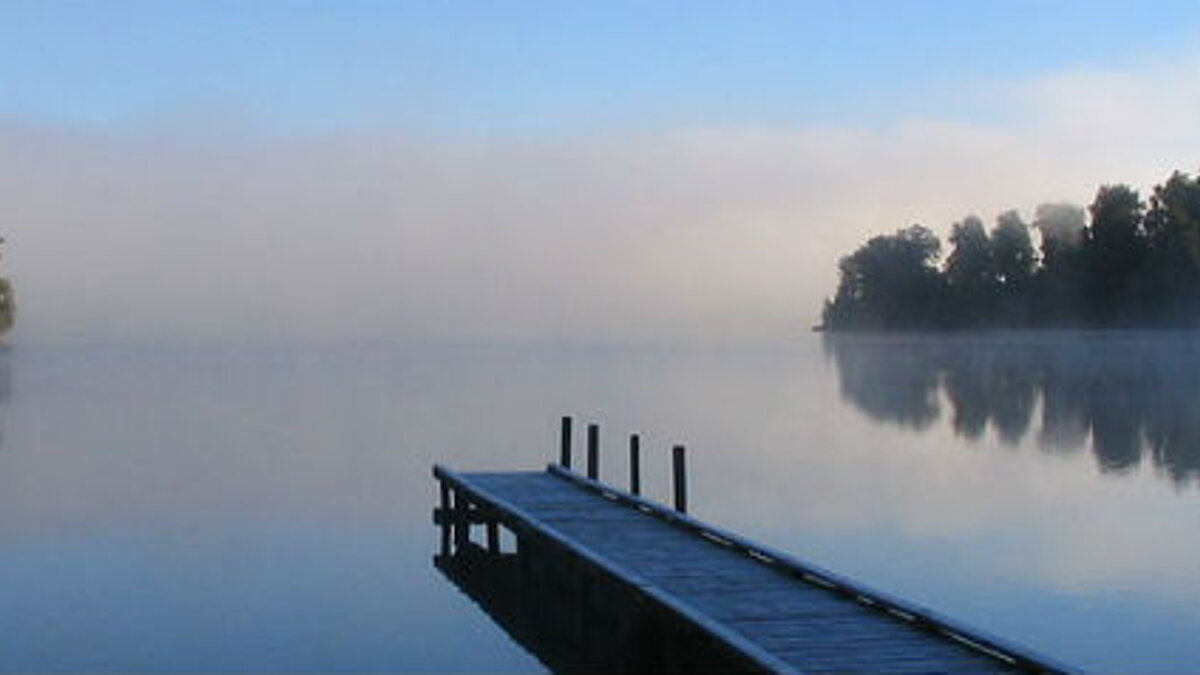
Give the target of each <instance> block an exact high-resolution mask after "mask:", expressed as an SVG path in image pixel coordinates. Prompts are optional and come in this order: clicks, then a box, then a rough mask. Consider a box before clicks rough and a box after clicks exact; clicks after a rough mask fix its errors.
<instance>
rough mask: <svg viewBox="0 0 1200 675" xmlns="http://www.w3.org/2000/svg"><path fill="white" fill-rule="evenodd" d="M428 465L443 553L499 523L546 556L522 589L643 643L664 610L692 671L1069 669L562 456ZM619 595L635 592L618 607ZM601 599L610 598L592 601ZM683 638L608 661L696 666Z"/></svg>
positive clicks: (476, 548) (478, 549) (532, 565)
mask: <svg viewBox="0 0 1200 675" xmlns="http://www.w3.org/2000/svg"><path fill="white" fill-rule="evenodd" d="M677 454H678V453H677ZM434 475H435V477H436V478H437V479H438V480H439V481H440V482H441V486H442V505H441V508H440V509H438V510H437V511H435V522H437V523H438V524H441V525H442V526H443V537H442V551H441V555H440V560H441V561H442V562H446V561H448V560H450V559H451V558H452V556H453V554H454V553H455V552H456V551H465V552H467V553H470V554H471V555H473V556H476V557H477V558H478V557H481V556H486V555H488V554H490V555H493V556H501V555H503V552H502V551H501V549H500V546H499V537H498V535H497V534H496V530H497V529H498V528H500V527H503V528H504V529H506V530H508V531H509V532H511V533H513V535H515V540H516V542H517V544H516V545H517V551H516V552H514V553H513V554H510V555H511V556H513V557H517V556H524V557H525V558H526V559H528V558H531V557H533V558H538V557H540V558H541V560H532V561H530V560H526V561H525V562H523V563H522V565H524V566H525V567H526V568H528V569H532V570H535V572H533V573H532V574H535V576H534V577H530V576H529V574H531V573H529V572H527V573H526V577H527V578H532V579H534V581H533V582H527V586H526V587H527V588H528V587H529V584H532V585H534V586H537V587H539V588H543V589H544V588H559V589H562V590H561V593H563V594H574V595H573V596H572V597H576V598H578V599H579V601H578V604H581V605H583V606H580V607H578V608H575V610H574V611H572V612H570V615H571V616H573V617H574V618H572V619H571V621H570V622H568V623H572V622H573V623H586V621H587V615H588V613H589V612H594V613H595V614H597V615H608V616H609V617H610V619H609V623H611V624H614V627H613V628H612V630H615V631H617V632H618V633H620V634H622V635H623V636H624V639H626V641H627V642H626V643H622V644H629V645H639V644H642V643H641V642H639V641H638V640H639V638H638V636H637V633H639V632H641V633H646V634H648V635H650V634H653V635H654V636H661V635H662V634H663V629H662V628H661V626H662V624H663V619H662V618H661V617H662V616H664V615H665V616H669V617H670V619H671V620H672V621H676V622H680V623H682V624H683V625H685V626H686V627H687V629H686V630H687V631H691V634H692V636H693V637H692V638H690V639H691V641H692V643H695V644H701V643H703V644H704V646H705V649H707V650H708V651H705V652H703V653H704V654H708V655H709V656H706V657H704V658H700V657H696V658H697V661H696V662H694V663H692V668H693V669H694V668H702V669H703V668H707V669H722V668H720V667H714V666H717V665H718V663H723V664H725V666H724V668H723V669H727V670H750V669H753V670H759V671H763V672H813V671H822V672H827V671H839V672H877V673H930V672H948V673H959V672H973V673H983V672H1018V671H1025V672H1066V671H1068V669H1067V668H1066V667H1064V666H1062V665H1061V664H1056V663H1054V662H1052V661H1050V660H1049V659H1046V658H1044V657H1041V656H1038V655H1035V654H1032V653H1031V652H1029V651H1027V650H1024V649H1022V648H1019V647H1016V646H1014V645H1010V644H1006V643H1004V642H1002V641H1000V640H998V639H996V638H993V637H990V636H985V635H982V634H981V633H979V632H978V631H974V630H969V629H966V628H963V627H961V626H957V625H955V624H954V623H952V622H951V621H949V620H947V619H945V618H943V617H940V616H937V615H935V614H933V613H932V612H930V611H928V610H926V609H924V608H921V607H916V606H914V605H911V604H908V603H905V602H903V601H901V600H898V599H895V598H891V597H889V596H887V595H885V594H883V593H880V592H878V591H874V590H871V589H867V588H865V587H863V586H862V585H860V584H857V583H854V582H851V581H849V580H847V579H845V578H843V577H840V576H839V575H836V574H833V573H831V572H828V571H826V570H822V569H820V568H817V567H815V566H813V565H809V564H807V563H803V562H801V561H799V560H796V559H794V558H792V557H790V556H788V555H786V554H783V553H779V552H777V551H773V550H771V549H769V548H767V547H763V546H760V545H758V544H755V543H753V542H749V541H747V540H745V539H743V538H742V537H740V536H738V535H736V534H733V533H730V532H725V531H723V530H721V529H719V528H716V527H713V526H711V525H707V524H704V523H701V522H699V521H697V520H695V519H693V518H691V517H689V516H687V515H686V514H684V513H681V512H680V511H678V510H671V509H667V508H666V507H663V506H661V505H659V504H655V503H653V502H650V501H648V500H645V499H643V498H642V497H640V496H637V495H634V494H631V493H628V492H624V491H622V490H619V489H616V488H614V487H611V486H609V485H605V484H603V483H600V482H598V481H597V480H594V479H591V478H588V477H584V476H581V475H579V474H576V473H574V472H572V471H571V470H569V469H567V468H564V467H563V466H554V465H551V466H549V467H548V468H547V469H546V470H545V471H533V472H514V473H456V472H453V471H450V470H449V469H446V468H443V467H435V468H434ZM676 506H677V507H679V506H682V503H681V502H680V500H678V499H677V500H676ZM472 524H482V525H484V527H485V528H486V530H487V531H488V536H487V544H486V548H485V547H484V546H482V545H479V544H475V543H473V542H472V540H471V534H472V528H471V525H472ZM547 568H549V569H547ZM566 568H577V569H580V570H582V571H566ZM572 575H573V576H572ZM567 577H570V579H567ZM579 579H583V581H579ZM554 592H560V591H558V590H555V591H554ZM620 595H625V596H628V597H630V598H633V599H632V600H628V601H622V602H623V603H624V604H615V605H614V604H612V603H613V602H614V601H613V600H612V598H614V597H617V596H620ZM597 602H601V603H602V602H609V604H610V605H611V606H609V607H604V608H591V609H589V607H588V606H587V605H588V604H589V603H597ZM560 611H565V610H560ZM647 614H648V615H652V618H650V619H647V618H645V616H643V615H647ZM626 615H629V616H626ZM633 615H638V616H633ZM611 617H616V618H611ZM639 617H641V618H639ZM647 626H655V627H654V628H653V629H651V628H647ZM580 630H582V629H580ZM685 632H686V631H685ZM642 642H645V640H642ZM683 644H684V645H685V646H683V647H676V648H674V650H673V654H674V655H671V654H667V655H665V656H664V654H662V653H658V652H654V654H653V657H654V658H653V659H651V660H645V659H642V660H638V659H633V657H632V656H631V657H630V658H631V659H633V660H629V661H616V662H612V663H608V664H606V665H607V666H608V667H610V668H612V667H617V668H625V669H633V670H639V669H648V668H649V669H661V670H688V669H689V667H688V666H687V665H686V661H687V659H686V658H683V657H681V656H679V652H687V651H689V649H688V647H687V646H686V645H687V644H690V643H688V642H687V641H685V642H684V643H683ZM643 648H644V646H643ZM597 649H598V648H597ZM630 649H631V650H633V649H634V648H633V647H630ZM576 665H577V666H578V664H576ZM579 667H585V666H579ZM567 669H577V668H567Z"/></svg>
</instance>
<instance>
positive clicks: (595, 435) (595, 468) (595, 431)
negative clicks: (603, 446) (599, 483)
mask: <svg viewBox="0 0 1200 675" xmlns="http://www.w3.org/2000/svg"><path fill="white" fill-rule="evenodd" d="M587 477H588V478H591V479H592V480H600V425H599V424H589V425H588V428H587Z"/></svg>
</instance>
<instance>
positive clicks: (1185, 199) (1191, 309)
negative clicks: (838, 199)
mask: <svg viewBox="0 0 1200 675" xmlns="http://www.w3.org/2000/svg"><path fill="white" fill-rule="evenodd" d="M1032 228H1033V229H1034V230H1036V231H1037V233H1038V235H1039V237H1040V240H1041V241H1040V246H1039V247H1037V248H1035V247H1034V244H1033V238H1032V236H1031V234H1030V226H1029V225H1027V224H1026V223H1025V222H1024V221H1023V220H1022V219H1021V216H1020V214H1019V213H1018V212H1017V211H1015V210H1009V211H1005V212H1003V213H1001V214H1000V215H999V216H998V217H997V219H996V225H995V227H994V228H992V231H991V232H990V233H989V232H987V231H986V230H985V229H984V227H983V222H982V221H981V220H980V219H979V218H978V217H977V216H967V217H966V218H963V220H961V221H960V222H957V223H954V225H953V226H952V227H951V231H950V237H949V243H950V254H949V255H948V256H947V258H946V261H945V264H944V265H943V266H942V267H941V268H940V269H939V268H938V267H937V264H936V263H937V258H938V253H939V251H940V248H941V243H940V242H939V241H938V238H937V236H936V235H934V234H933V233H932V232H931V231H929V230H928V229H926V228H924V227H921V226H918V225H914V226H912V227H910V228H907V229H904V230H899V231H898V232H896V233H895V234H892V235H883V236H878V237H872V238H871V239H870V240H868V241H867V243H866V244H864V245H863V246H861V247H859V249H858V250H856V251H855V252H854V253H853V254H851V255H849V256H846V257H844V258H842V259H841V261H840V263H839V271H840V278H839V282H838V289H837V293H836V294H835V295H834V298H833V299H832V300H827V301H826V303H825V308H824V312H823V314H822V318H823V321H824V327H825V328H827V329H831V330H930V329H936V330H941V329H954V328H972V327H981V326H982V327H1039V326H1051V327H1062V326H1081V325H1087V326H1094V327H1106V326H1143V325H1172V326H1195V325H1198V324H1200V177H1197V178H1192V177H1190V176H1188V175H1187V174H1184V173H1181V172H1178V171H1177V172H1175V173H1173V174H1172V175H1171V176H1170V178H1168V179H1167V181H1166V182H1164V183H1163V184H1162V185H1159V186H1156V187H1155V188H1154V190H1153V193H1152V196H1151V197H1150V200H1149V205H1148V206H1147V205H1146V204H1145V203H1143V202H1142V200H1141V198H1140V197H1139V196H1138V193H1137V191H1136V190H1134V189H1133V188H1131V187H1129V186H1127V185H1120V184H1117V185H1103V186H1101V187H1100V188H1099V189H1098V190H1097V192H1096V196H1095V198H1094V199H1093V201H1092V203H1091V204H1090V205H1089V206H1088V207H1087V210H1086V212H1085V210H1084V209H1082V208H1080V207H1078V206H1073V205H1071V204H1061V203H1050V204H1042V205H1041V206H1039V207H1038V208H1037V211H1036V214H1035V216H1034V220H1033V223H1032ZM1039 250H1040V252H1041V255H1040V260H1039V255H1038V251H1039Z"/></svg>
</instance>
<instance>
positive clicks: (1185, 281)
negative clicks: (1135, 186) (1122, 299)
mask: <svg viewBox="0 0 1200 675" xmlns="http://www.w3.org/2000/svg"><path fill="white" fill-rule="evenodd" d="M1144 226H1145V230H1146V239H1147V248H1148V251H1147V254H1146V262H1145V265H1144V268H1143V270H1142V277H1143V285H1144V288H1145V295H1146V296H1147V297H1146V301H1147V303H1148V306H1149V311H1151V312H1152V313H1153V318H1155V319H1156V320H1158V321H1161V322H1169V323H1182V324H1193V323H1195V322H1196V320H1197V319H1200V177H1197V178H1196V179H1192V178H1189V177H1188V176H1187V175H1186V174H1183V173H1180V172H1178V171H1176V172H1175V173H1173V174H1171V177H1170V178H1169V179H1167V182H1166V183H1164V184H1162V185H1159V186H1156V187H1155V188H1154V194H1153V195H1152V196H1151V197H1150V208H1149V209H1148V210H1147V212H1146V217H1145V220H1144Z"/></svg>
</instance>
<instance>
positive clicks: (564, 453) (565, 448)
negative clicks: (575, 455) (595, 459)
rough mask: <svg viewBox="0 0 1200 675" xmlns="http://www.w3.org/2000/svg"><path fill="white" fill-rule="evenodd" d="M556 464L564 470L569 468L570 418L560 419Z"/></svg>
mask: <svg viewBox="0 0 1200 675" xmlns="http://www.w3.org/2000/svg"><path fill="white" fill-rule="evenodd" d="M558 463H559V464H560V465H561V466H562V468H564V469H569V468H571V418H570V417H569V416H565V415H564V416H563V418H562V442H561V445H560V449H559V457H558Z"/></svg>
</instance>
